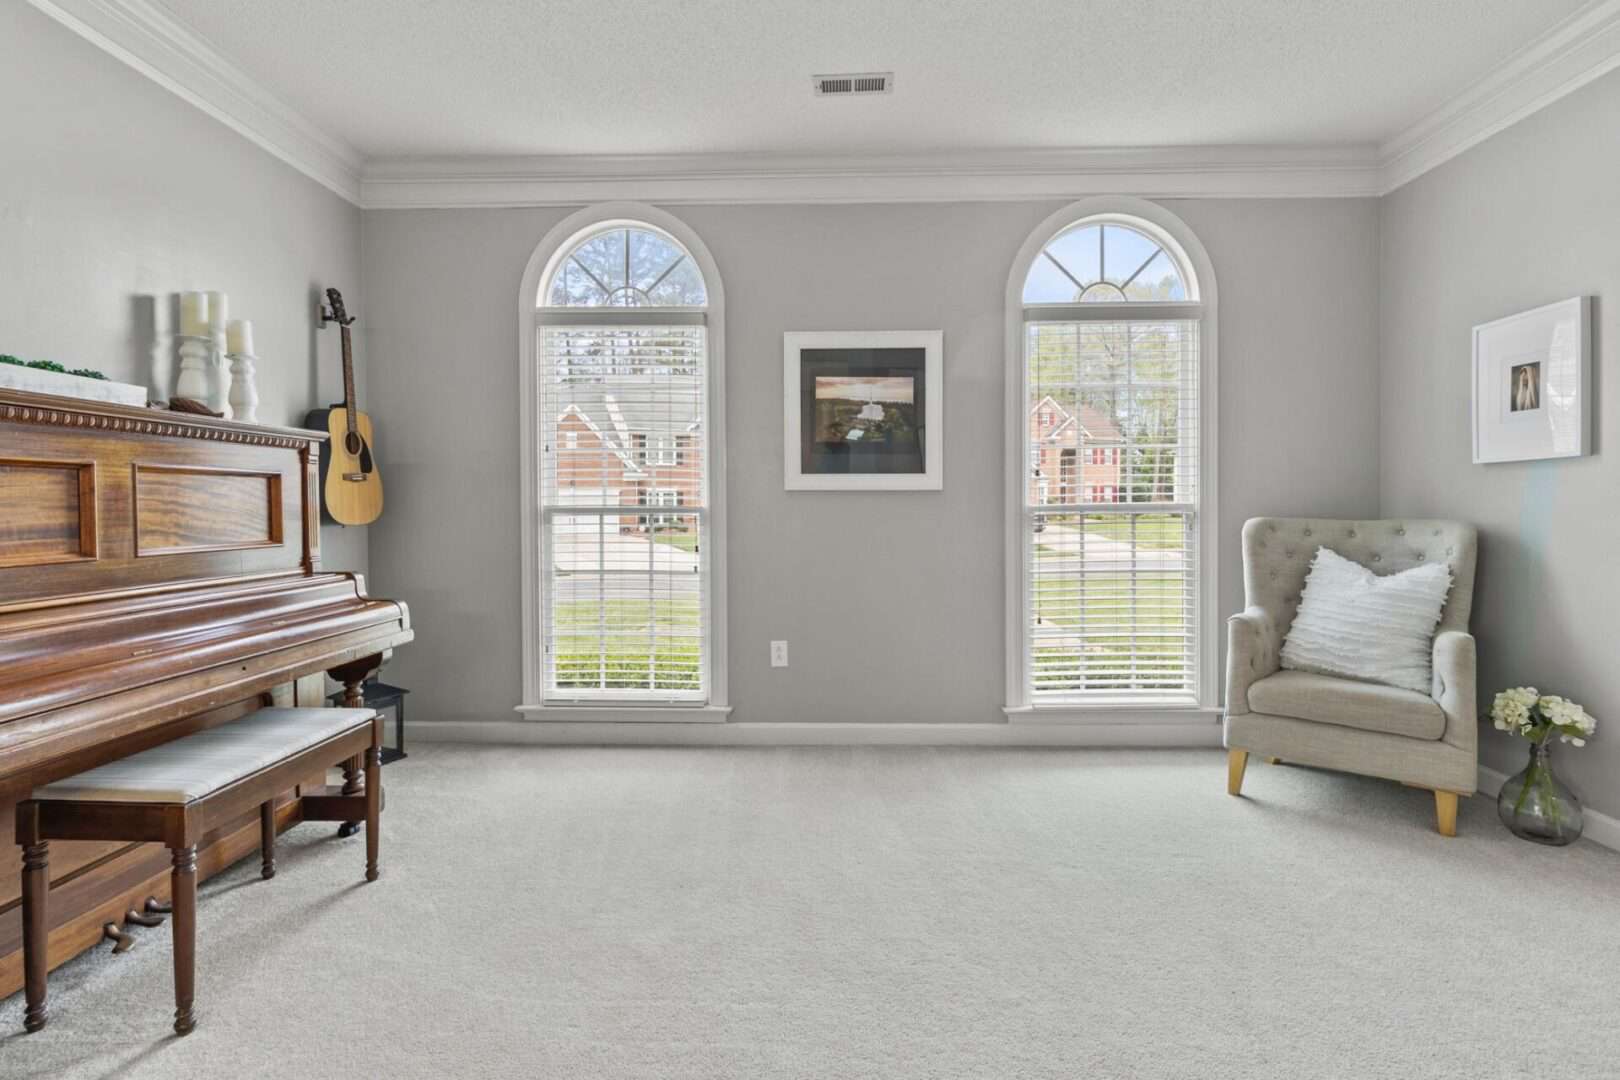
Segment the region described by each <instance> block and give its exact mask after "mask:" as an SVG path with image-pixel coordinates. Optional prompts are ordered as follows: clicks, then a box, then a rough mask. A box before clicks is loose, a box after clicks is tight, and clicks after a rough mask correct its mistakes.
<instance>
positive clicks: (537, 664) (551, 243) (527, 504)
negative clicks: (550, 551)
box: [517, 202, 731, 723]
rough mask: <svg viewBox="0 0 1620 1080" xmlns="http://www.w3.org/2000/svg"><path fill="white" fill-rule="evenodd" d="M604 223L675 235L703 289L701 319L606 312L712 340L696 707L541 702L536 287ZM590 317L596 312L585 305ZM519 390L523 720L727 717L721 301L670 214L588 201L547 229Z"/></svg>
mask: <svg viewBox="0 0 1620 1080" xmlns="http://www.w3.org/2000/svg"><path fill="white" fill-rule="evenodd" d="M610 222H625V223H627V224H631V223H645V224H647V225H652V226H654V227H655V228H658V229H662V230H663V231H664V232H666V233H668V234H669V235H670V236H672V237H674V238H675V240H676V241H678V242H679V243H680V244H681V246H682V247H684V248H685V249H686V251H687V253H688V254H689V255H690V256H691V257H692V259H693V260H694V261H695V262H696V263H697V266H698V270H699V271H700V272H701V273H702V275H703V283H704V288H705V289H706V290H707V292H708V298H709V304H708V308H707V317H706V318H703V317H702V316H701V315H698V316H697V318H693V317H692V313H687V312H683V311H682V310H681V309H678V308H677V309H670V310H669V311H667V312H661V311H659V310H657V309H652V310H637V309H628V311H626V312H620V311H614V312H603V313H602V315H603V316H606V317H608V318H611V319H612V320H614V321H617V320H618V319H619V318H621V317H623V316H624V315H625V314H629V313H633V314H630V317H629V318H627V319H624V321H626V322H632V321H645V322H647V323H649V324H651V323H656V322H693V321H698V320H699V319H701V321H702V322H703V323H704V324H705V326H706V327H707V330H706V338H707V341H708V348H709V355H708V373H709V378H708V427H709V430H708V470H709V492H708V500H709V501H708V508H707V517H708V535H707V538H706V541H707V542H706V543H705V544H704V545H703V548H704V550H703V552H702V556H701V557H702V558H703V559H704V560H705V567H704V577H705V578H706V580H707V581H708V584H709V597H708V600H709V605H708V606H709V623H708V638H707V640H706V642H705V649H704V656H705V659H706V661H707V664H708V671H707V672H706V673H705V685H706V686H707V687H708V689H709V693H708V700H707V701H706V702H701V703H692V702H670V703H668V704H664V703H660V702H657V701H640V700H637V701H627V700H622V699H619V700H612V701H604V702H603V703H602V704H601V705H582V704H573V703H569V704H556V703H551V704H547V703H544V702H543V697H544V694H543V688H544V685H545V672H544V659H543V655H542V640H543V628H542V612H543V610H544V608H543V607H542V604H543V598H542V597H541V595H540V590H541V588H542V587H543V583H544V581H545V574H544V573H543V571H542V567H541V565H540V483H541V471H540V460H539V452H540V446H539V439H538V438H537V435H538V433H539V427H540V425H539V419H540V417H539V381H538V366H537V357H536V355H535V347H536V342H537V340H538V335H537V330H538V327H539V323H540V320H539V317H538V311H539V299H540V283H541V282H542V281H543V280H545V279H546V277H547V275H548V272H549V271H550V269H551V266H552V263H553V262H554V261H555V260H556V259H557V258H559V257H560V256H561V255H563V254H564V253H566V252H567V251H568V250H569V249H570V248H571V246H572V241H573V240H575V239H576V238H577V237H578V235H579V234H580V233H581V232H583V231H584V230H586V229H590V228H593V227H597V226H601V225H605V224H608V223H610ZM581 311H582V313H584V314H585V315H587V316H595V315H597V312H596V310H595V309H589V308H586V309H581ZM518 386H519V392H520V397H521V401H522V429H521V436H522V477H523V481H522V482H523V487H522V491H521V493H520V495H521V506H522V514H523V516H522V534H523V536H522V543H523V553H522V567H521V570H522V586H523V702H522V703H521V704H520V705H518V706H517V711H518V712H519V713H521V714H523V715H524V716H526V717H529V718H531V719H538V720H550V721H560V722H569V721H581V720H609V721H625V722H644V721H649V720H652V721H669V722H677V723H680V722H684V723H691V722H694V721H699V722H714V721H721V720H724V719H725V718H726V717H727V715H729V714H730V712H731V708H730V704H729V702H730V698H729V696H728V682H727V673H726V650H727V637H726V612H727V607H726V474H725V469H726V299H725V290H724V288H723V287H722V285H721V281H720V270H719V268H718V267H717V266H716V265H715V261H714V256H712V255H711V254H710V253H709V249H708V247H707V246H706V245H705V244H704V243H703V241H702V239H701V238H699V237H698V235H697V233H695V232H694V231H693V230H692V229H691V228H690V227H688V226H687V224H686V223H685V222H683V221H681V220H680V219H679V218H677V217H675V216H674V215H673V214H670V213H667V212H666V211H663V210H660V209H658V208H657V207H653V206H647V205H645V204H643V203H633V202H611V203H601V204H599V205H596V206H591V207H587V208H585V209H584V210H580V211H578V212H576V213H573V214H570V215H569V216H568V217H566V218H564V219H563V220H561V221H559V222H558V223H557V224H556V225H555V226H553V227H552V229H551V231H549V232H548V233H546V235H545V238H544V239H542V240H541V241H540V244H539V246H538V247H536V248H535V249H534V254H533V255H531V256H530V257H529V264H528V266H527V267H526V268H525V269H524V271H523V281H522V284H521V285H520V286H519V288H518Z"/></svg>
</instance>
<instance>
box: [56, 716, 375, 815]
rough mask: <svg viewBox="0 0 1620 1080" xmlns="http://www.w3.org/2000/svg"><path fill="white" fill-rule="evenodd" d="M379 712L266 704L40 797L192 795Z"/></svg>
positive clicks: (60, 783) (64, 782)
mask: <svg viewBox="0 0 1620 1080" xmlns="http://www.w3.org/2000/svg"><path fill="white" fill-rule="evenodd" d="M374 715H376V710H374V709H260V710H259V711H258V712H255V713H250V714H248V715H247V716H244V717H242V718H241V719H240V720H233V721H231V722H230V723H228V724H221V725H220V726H219V727H216V728H209V729H208V730H207V731H199V732H197V733H195V734H193V735H186V736H183V737H181V738H178V739H176V740H174V741H173V742H169V743H164V744H163V745H162V746H154V747H152V748H151V749H150V750H142V751H141V752H140V753H138V754H131V755H130V756H129V757H127V758H123V759H122V760H119V761H111V762H108V763H107V764H105V765H102V766H99V767H97V768H94V769H91V770H89V771H88V772H82V773H79V774H78V775H77V776H69V777H66V778H64V779H61V780H56V781H53V782H52V783H49V784H46V785H45V786H44V787H42V788H38V789H36V790H35V791H34V798H36V799H53V800H54V799H70V800H74V801H77V802H142V803H188V802H194V801H195V800H197V799H200V798H202V797H203V796H204V795H208V794H210V793H211V792H215V791H218V790H219V789H220V788H223V787H226V786H228V785H230V784H233V783H235V782H236V781H238V780H240V779H242V778H243V777H244V776H251V775H252V774H253V773H256V772H258V771H259V770H260V769H264V768H268V767H269V766H271V765H274V764H275V763H276V762H278V761H280V760H282V759H283V758H287V757H291V756H292V755H293V754H296V753H298V752H299V751H301V750H307V749H309V748H310V747H311V746H314V745H315V744H316V743H319V742H322V741H324V740H326V739H329V738H331V737H332V736H334V735H337V734H340V733H342V732H345V731H348V730H349V729H350V728H353V727H354V726H356V725H357V724H361V723H364V722H366V721H368V720H370V719H371V718H372V717H373V716H374Z"/></svg>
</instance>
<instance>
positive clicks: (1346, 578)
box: [1282, 547, 1451, 694]
mask: <svg viewBox="0 0 1620 1080" xmlns="http://www.w3.org/2000/svg"><path fill="white" fill-rule="evenodd" d="M1449 592H1451V568H1450V567H1449V566H1447V565H1446V564H1445V563H1431V564H1429V565H1427V566H1414V567H1413V568H1412V569H1410V570H1402V571H1401V572H1400V573H1398V574H1389V575H1387V576H1383V577H1380V576H1379V575H1377V574H1375V573H1373V572H1372V571H1371V570H1369V569H1367V568H1366V567H1365V566H1362V565H1361V564H1360V563H1354V562H1351V561H1350V560H1349V559H1346V558H1345V557H1344V556H1342V555H1339V554H1338V553H1336V552H1333V551H1329V550H1328V549H1327V548H1325V547H1319V548H1317V549H1316V558H1315V559H1313V560H1312V561H1311V572H1310V573H1309V574H1308V575H1307V576H1306V578H1305V592H1304V594H1303V595H1301V596H1300V600H1299V613H1298V614H1297V615H1295V616H1294V625H1293V626H1292V627H1290V628H1289V630H1288V637H1287V639H1286V640H1285V641H1284V642H1283V647H1282V666H1283V667H1285V668H1291V669H1293V670H1294V671H1313V672H1316V673H1317V674H1320V675H1339V676H1343V677H1345V678H1351V679H1365V680H1367V681H1370V682H1380V683H1388V684H1389V685H1390V686H1399V687H1403V688H1405V689H1407V690H1417V691H1419V692H1420V693H1424V694H1427V693H1429V692H1430V690H1431V689H1432V683H1431V678H1432V675H1431V673H1430V670H1429V663H1430V656H1431V655H1432V653H1433V649H1434V628H1435V627H1436V626H1438V625H1439V624H1440V612H1441V609H1443V608H1444V607H1445V604H1446V594H1447V593H1449Z"/></svg>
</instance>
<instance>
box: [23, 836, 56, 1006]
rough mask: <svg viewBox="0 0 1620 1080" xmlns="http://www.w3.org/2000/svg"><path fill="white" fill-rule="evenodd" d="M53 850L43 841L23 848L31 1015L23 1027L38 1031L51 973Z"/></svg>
mask: <svg viewBox="0 0 1620 1080" xmlns="http://www.w3.org/2000/svg"><path fill="white" fill-rule="evenodd" d="M50 849H51V845H50V844H49V843H48V842H47V841H44V840H41V841H39V842H38V843H35V844H26V845H24V846H23V894H22V917H23V970H24V976H23V977H24V979H25V981H26V987H27V989H26V992H25V997H26V999H27V1001H28V1012H27V1014H26V1016H25V1017H24V1018H23V1026H24V1027H25V1028H27V1029H28V1030H29V1031H38V1030H39V1029H40V1028H42V1027H44V1026H45V1021H46V1019H47V1014H46V1011H45V975H46V972H47V971H48V970H49V958H48V955H47V952H46V947H47V944H48V941H47V939H48V937H49V934H50V931H49V926H50V923H49V921H48V919H47V916H46V901H47V897H48V896H49V895H50V889H51V875H50V861H51V860H50Z"/></svg>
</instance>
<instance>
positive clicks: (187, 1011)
mask: <svg viewBox="0 0 1620 1080" xmlns="http://www.w3.org/2000/svg"><path fill="white" fill-rule="evenodd" d="M171 851H172V852H173V853H174V869H173V870H172V871H170V874H169V880H170V883H171V885H172V886H173V896H174V899H173V904H174V1030H175V1034H177V1035H189V1034H191V1029H192V1028H194V1027H196V1026H197V1017H196V1015H195V1014H194V1013H193V1012H192V1009H191V1003H192V999H193V998H194V996H195V994H196V978H197V846H196V845H195V844H193V845H191V846H190V847H177V848H172V849H171Z"/></svg>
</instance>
